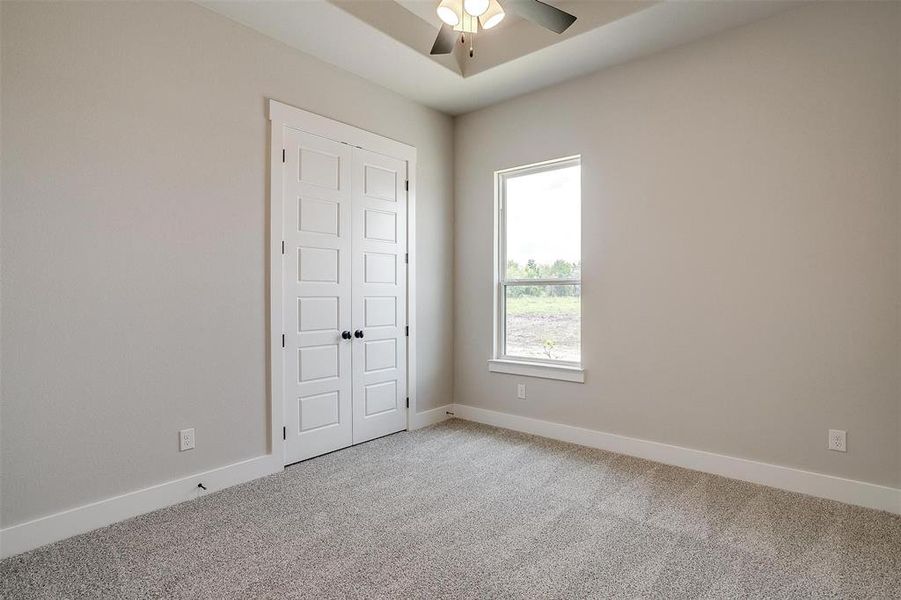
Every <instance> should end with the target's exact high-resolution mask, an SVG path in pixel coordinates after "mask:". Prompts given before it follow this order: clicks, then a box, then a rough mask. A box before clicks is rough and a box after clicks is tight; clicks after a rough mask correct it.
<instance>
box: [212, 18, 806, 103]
mask: <svg viewBox="0 0 901 600" xmlns="http://www.w3.org/2000/svg"><path fill="white" fill-rule="evenodd" d="M505 1H506V2H510V1H512V0H500V2H501V4H502V5H503V4H504V2H505ZM547 1H548V3H550V4H553V5H555V6H557V7H558V8H561V9H563V10H565V11H567V12H569V13H572V14H573V15H576V16H577V17H578V20H577V21H576V22H575V23H574V24H573V26H572V27H570V29H569V30H567V31H566V32H565V33H563V34H561V35H557V34H555V33H552V32H549V31H547V30H545V29H542V28H541V27H538V26H536V25H534V24H532V23H530V22H528V21H526V20H524V19H519V18H516V17H515V16H514V15H512V14H510V11H508V15H507V17H506V18H505V19H504V21H503V22H501V24H500V25H498V26H497V27H495V28H494V29H491V30H488V31H484V32H480V33H479V34H477V36H476V38H475V52H476V55H475V58H472V59H471V58H469V53H468V49H469V47H468V45H467V46H466V47H465V48H464V47H463V46H462V45H459V44H458V46H457V48H458V51H457V52H455V53H453V54H450V55H445V56H429V50H430V49H431V47H432V42H433V41H434V39H435V35H436V34H437V31H438V27H439V25H440V21H439V20H438V18H437V16H436V14H435V7H436V6H437V4H438V1H437V0H296V1H293V2H292V1H288V2H285V1H281V0H276V1H270V0H262V1H260V0H200V1H199V3H200V4H201V5H203V6H206V7H207V8H209V9H211V10H214V11H216V12H218V13H220V14H222V15H225V16H227V17H229V18H231V19H233V20H235V21H238V22H240V23H243V24H244V25H247V26H249V27H252V28H253V29H256V30H257V31H259V32H261V33H263V34H265V35H267V36H269V37H272V38H275V39H277V40H280V41H282V42H284V43H286V44H288V45H290V46H293V47H295V48H297V49H299V50H302V51H304V52H306V53H308V54H312V55H314V56H316V57H318V58H320V59H322V60H324V61H326V62H329V63H331V64H334V65H336V66H338V67H341V68H342V69H345V70H347V71H350V72H351V73H355V74H356V75H359V76H361V77H363V78H366V79H369V80H370V81H373V82H375V83H378V84H380V85H382V86H384V87H387V88H389V89H392V90H394V91H396V92H398V93H400V94H402V95H404V96H407V97H408V98H411V99H413V100H416V101H418V102H421V103H423V104H425V105H427V106H431V107H433V108H436V109H438V110H441V111H443V112H447V113H449V114H462V113H465V112H469V111H471V110H475V109H478V108H481V107H484V106H487V105H490V104H493V103H495V102H499V101H502V100H505V99H507V98H511V97H514V96H517V95H519V94H523V93H526V92H530V91H533V90H536V89H540V88H542V87H546V86H548V85H552V84H554V83H559V82H561V81H564V80H566V79H570V78H573V77H577V76H579V75H583V74H586V73H590V72H592V71H595V70H598V69H601V68H604V67H608V66H611V65H615V64H619V63H622V62H625V61H628V60H632V59H635V58H638V57H641V56H645V55H648V54H651V53H653V52H657V51H660V50H664V49H667V48H671V47H673V46H677V45H680V44H684V43H686V42H690V41H692V40H695V39H698V38H701V37H704V36H707V35H711V34H714V33H716V32H719V31H722V30H725V29H729V28H732V27H737V26H740V25H744V24H747V23H750V22H753V21H756V20H759V19H763V18H766V17H769V16H771V15H773V14H776V13H778V12H782V11H785V10H788V9H790V8H794V7H796V6H798V5H800V4H803V3H804V1H798V2H786V1H761V0H720V1H717V2H691V1H685V0H667V1H664V2H661V1H656V0H650V1H649V0H629V1H597V0H557V1H553V0H547Z"/></svg>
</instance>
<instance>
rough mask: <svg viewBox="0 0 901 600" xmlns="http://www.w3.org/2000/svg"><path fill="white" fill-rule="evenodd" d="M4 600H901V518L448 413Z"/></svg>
mask: <svg viewBox="0 0 901 600" xmlns="http://www.w3.org/2000/svg"><path fill="white" fill-rule="evenodd" d="M0 597H2V598H8V599H13V598H54V599H56V598H217V599H218V598H386V597H394V598H409V597H417V598H429V597H444V598H545V597H553V598H587V597H593V598H607V597H629V598H632V597H657V598H738V597H753V598H827V597H828V598H901V517H898V516H893V515H889V514H887V513H881V512H876V511H871V510H865V509H860V508H855V507H851V506H846V505H842V504H838V503H836V502H829V501H825V500H818V499H815V498H810V497H806V496H800V495H797V494H791V493H787V492H781V491H777V490H774V489H770V488H766V487H761V486H757V485H753V484H749V483H742V482H739V481H733V480H730V479H725V478H722V477H716V476H712V475H705V474H703V473H697V472H694V471H688V470H685V469H679V468H674V467H667V466H664V465H660V464H657V463H652V462H647V461H643V460H638V459H635V458H630V457H626V456H621V455H616V454H610V453H607V452H602V451H599V450H593V449H589V448H583V447H580V446H573V445H569V444H563V443H558V442H553V441H549V440H545V439H542V438H536V437H531V436H526V435H521V434H517V433H513V432H509V431H504V430H499V429H494V428H490V427H485V426H481V425H476V424H472V423H467V422H464V421H458V420H454V421H449V422H447V423H444V424H441V425H437V426H435V427H431V428H428V429H423V430H419V431H416V432H412V433H399V434H396V435H393V436H389V437H387V438H382V439H379V440H375V441H373V442H370V443H368V444H363V445H361V446H357V447H354V448H349V449H347V450H343V451H340V452H336V453H333V454H329V455H327V456H323V457H320V458H317V459H313V460H310V461H307V462H305V463H301V464H298V465H295V466H293V467H290V468H288V469H286V470H285V471H284V473H280V474H278V475H273V476H271V477H267V478H264V479H259V480H257V481H253V482H250V483H247V484H244V485H241V486H237V487H234V488H231V489H228V490H225V491H222V492H219V493H215V494H210V495H208V496H205V497H203V498H201V499H199V500H197V501H193V502H186V503H183V504H180V505H177V506H173V507H171V508H168V509H164V510H160V511H157V512H154V513H152V514H148V515H144V516H141V517H137V518H135V519H131V520H129V521H125V522H123V523H118V524H116V525H112V526H110V527H106V528H104V529H100V530H97V531H94V532H91V533H88V534H85V535H81V536H78V537H74V538H71V539H68V540H64V541H62V542H58V543H56V544H52V545H50V546H46V547H44V548H40V549H38V550H35V551H32V552H29V553H26V554H22V555H19V556H15V557H12V558H9V559H7V560H5V561H3V562H2V563H0Z"/></svg>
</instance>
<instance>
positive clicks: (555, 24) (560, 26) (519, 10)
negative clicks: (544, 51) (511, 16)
mask: <svg viewBox="0 0 901 600" xmlns="http://www.w3.org/2000/svg"><path fill="white" fill-rule="evenodd" d="M504 6H508V7H509V8H510V10H511V11H512V12H514V13H516V14H517V15H519V16H520V17H522V18H523V19H527V20H529V21H531V22H533V23H535V24H536V25H541V26H542V27H544V28H545V29H550V30H551V31H553V32H555V33H563V32H564V31H566V30H567V29H568V28H569V26H570V25H572V24H573V23H575V21H576V17H575V16H573V15H571V14H569V13H568V12H564V11H562V10H560V9H559V8H556V7H554V6H551V5H550V4H545V3H544V2H541V1H540V0H511V2H509V3H508V2H504Z"/></svg>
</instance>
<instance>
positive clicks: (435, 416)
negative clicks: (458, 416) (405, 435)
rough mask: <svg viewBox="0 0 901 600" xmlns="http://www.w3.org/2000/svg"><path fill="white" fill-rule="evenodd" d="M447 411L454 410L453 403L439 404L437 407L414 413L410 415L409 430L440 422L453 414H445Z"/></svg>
mask: <svg viewBox="0 0 901 600" xmlns="http://www.w3.org/2000/svg"><path fill="white" fill-rule="evenodd" d="M448 412H451V413H452V412H454V405H453V404H445V405H444V406H439V407H438V408H433V409H431V410H424V411H422V412H420V413H414V414H413V415H411V416H410V430H411V431H412V430H414V429H419V428H421V427H428V426H429V425H434V424H435V423H440V422H441V421H445V420H447V419H450V418H451V416H453V415H449V414H447V413H448Z"/></svg>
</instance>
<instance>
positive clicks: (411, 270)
mask: <svg viewBox="0 0 901 600" xmlns="http://www.w3.org/2000/svg"><path fill="white" fill-rule="evenodd" d="M286 127H289V128H292V129H299V130H300V131H306V132H307V133H312V134H314V135H318V136H321V137H324V138H328V139H331V140H335V141H339V142H343V143H345V144H349V145H351V146H355V147H357V148H364V149H366V150H370V151H372V152H377V153H379V154H385V155H387V156H392V157H394V158H399V159H401V160H405V161H407V179H408V180H409V182H410V189H409V190H408V193H407V253H408V254H409V262H408V264H407V326H408V327H409V328H410V335H409V336H408V337H407V397H409V398H410V406H409V408H408V409H407V427H406V428H407V429H408V430H409V429H410V428H411V427H412V425H413V419H412V415H415V414H416V251H415V250H416V244H415V240H416V235H415V234H416V218H415V216H416V148H414V147H413V146H409V145H407V144H404V143H401V142H398V141H395V140H392V139H389V138H386V137H383V136H380V135H378V134H375V133H372V132H369V131H366V130H364V129H359V128H357V127H354V126H352V125H347V124H346V123H341V122H340V121H334V120H332V119H329V118H327V117H322V116H320V115H317V114H314V113H311V112H307V111H305V110H301V109H299V108H295V107H293V106H289V105H287V104H282V103H281V102H278V101H276V100H272V99H270V100H269V139H270V149H269V367H270V368H269V415H270V418H271V431H270V436H271V437H270V440H271V444H270V448H271V453H272V454H273V455H275V456H278V457H280V458H281V460H282V462H281V464H284V457H285V443H284V438H283V433H282V432H283V430H282V428H283V427H284V426H285V419H284V394H285V386H284V377H285V352H284V348H282V334H283V333H284V332H285V329H284V314H285V313H284V309H285V307H284V297H283V296H284V286H283V279H282V278H283V275H284V271H283V267H284V265H283V260H282V256H283V255H282V240H283V239H284V237H283V235H282V232H283V231H284V225H285V222H284V205H283V202H284V189H283V185H282V164H283V163H282V154H283V152H284V150H285V145H284V139H283V138H284V130H285V128H286Z"/></svg>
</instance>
